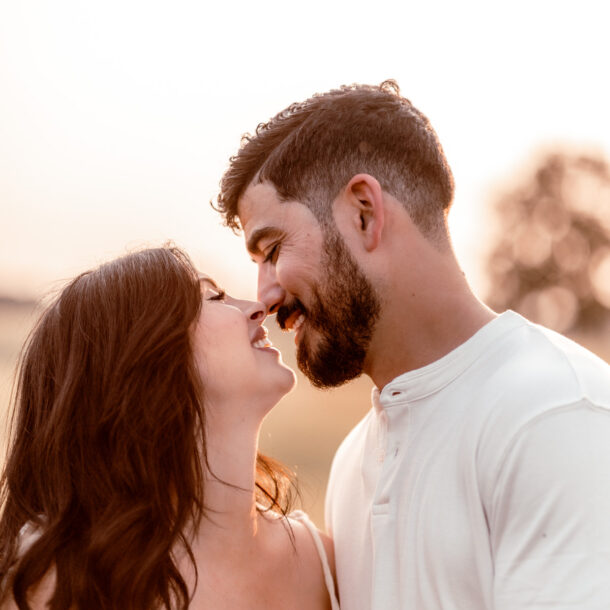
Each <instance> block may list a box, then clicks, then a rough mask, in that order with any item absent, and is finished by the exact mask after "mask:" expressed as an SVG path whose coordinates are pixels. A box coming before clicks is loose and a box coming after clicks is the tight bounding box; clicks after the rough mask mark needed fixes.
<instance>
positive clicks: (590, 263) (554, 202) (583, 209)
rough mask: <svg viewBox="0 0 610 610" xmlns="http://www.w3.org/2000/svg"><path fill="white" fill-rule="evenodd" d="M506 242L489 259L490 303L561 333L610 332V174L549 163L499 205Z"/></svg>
mask: <svg viewBox="0 0 610 610" xmlns="http://www.w3.org/2000/svg"><path fill="white" fill-rule="evenodd" d="M495 212H496V214H497V219H498V222H499V224H500V230H501V235H500V239H499V240H498V241H497V242H496V245H495V247H494V248H493V250H492V251H491V253H490V256H489V260H488V264H487V268H488V276H489V280H490V290H489V295H488V299H487V302H488V303H489V305H490V306H491V307H492V308H493V309H495V310H497V311H503V310H504V309H513V310H515V311H518V312H519V313H521V314H523V315H524V316H526V317H527V318H529V319H530V320H532V321H534V322H538V323H540V324H544V325H545V326H547V327H549V328H553V329H555V330H557V331H559V332H562V333H570V334H572V335H583V334H587V335H591V334H592V333H596V332H599V331H600V330H602V329H604V328H607V325H609V324H610V166H609V165H608V163H607V162H606V161H605V160H603V159H601V158H596V157H592V156H577V155H570V154H566V153H554V154H550V155H547V156H546V157H544V158H543V159H542V161H541V162H540V163H539V165H538V166H537V169H536V170H535V172H534V175H533V176H532V177H530V178H528V179H527V180H526V181H525V182H524V183H523V184H522V185H520V186H517V187H516V188H515V189H514V190H512V191H511V192H508V193H506V194H504V195H502V196H501V197H500V198H499V199H498V201H497V202H496V204H495Z"/></svg>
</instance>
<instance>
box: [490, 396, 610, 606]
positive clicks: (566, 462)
mask: <svg viewBox="0 0 610 610" xmlns="http://www.w3.org/2000/svg"><path fill="white" fill-rule="evenodd" d="M489 513H490V514H489V515H488V516H489V526H490V536H491V551H492V554H493V558H494V573H495V576H494V599H495V606H494V610H521V609H525V608H527V609H528V610H535V609H540V610H542V609H544V610H548V608H553V610H567V609H568V608H569V609H570V610H576V609H577V608H578V609H579V610H593V609H596V610H597V609H600V610H601V609H602V608H604V609H606V608H610V411H609V410H607V409H605V408H601V407H596V406H594V405H591V404H590V403H588V402H587V401H582V402H579V403H577V404H574V405H569V406H566V407H561V408H556V409H553V410H552V411H549V412H547V413H544V414H543V415H541V416H539V417H537V418H536V419H535V420H533V421H531V422H530V423H529V424H528V425H527V426H526V427H525V428H524V429H522V430H521V431H520V433H519V434H518V435H517V436H516V437H515V439H514V441H513V442H512V443H511V445H510V446H509V447H508V449H507V451H506V453H505V455H504V456H503V459H502V463H501V467H500V470H499V472H498V476H497V479H496V482H495V486H494V494H493V498H492V501H491V507H490V511H489Z"/></svg>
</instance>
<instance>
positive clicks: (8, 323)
mask: <svg viewBox="0 0 610 610" xmlns="http://www.w3.org/2000/svg"><path fill="white" fill-rule="evenodd" d="M36 315H37V310H36V307H35V306H34V304H33V303H21V304H18V303H2V302H0V415H1V420H0V421H1V422H2V426H1V429H0V451H1V453H0V456H2V459H3V458H4V453H5V447H6V435H5V419H6V417H5V416H6V412H7V407H8V404H9V399H10V392H11V386H12V380H13V377H14V372H15V367H16V364H17V359H18V355H19V351H20V349H21V345H22V344H23V341H24V340H25V338H26V337H27V334H28V332H29V330H30V328H31V327H32V325H33V323H34V321H35V320H36ZM267 326H268V328H269V331H270V337H271V340H272V341H273V343H274V344H275V345H276V346H277V347H279V348H280V349H281V351H282V353H283V359H284V361H285V362H286V363H287V364H288V365H289V366H292V367H293V368H296V362H295V358H294V344H293V335H292V334H287V333H282V332H281V331H280V330H279V329H278V328H277V326H276V325H275V322H274V321H273V319H271V320H270V321H269V322H268V324H267ZM298 375H299V382H298V386H297V388H296V389H295V390H293V392H291V393H290V394H289V395H288V396H286V397H285V398H284V399H283V400H282V401H281V402H280V403H279V404H278V405H277V407H276V408H275V409H274V410H273V411H272V412H271V413H270V414H269V415H268V416H267V418H266V420H265V422H264V424H263V430H262V433H261V444H260V448H261V451H262V452H263V453H266V454H267V455H270V456H273V457H275V458H277V459H279V460H281V461H282V462H283V463H284V464H286V465H287V466H289V467H291V468H292V469H293V470H294V471H295V472H296V473H297V475H298V482H299V489H300V491H301V501H302V507H303V508H304V509H305V510H306V511H307V512H308V513H309V514H310V515H311V517H312V519H314V521H315V522H316V523H317V524H318V525H319V526H320V527H322V526H323V523H324V518H323V514H324V512H323V511H324V494H325V489H326V482H327V478H328V470H329V468H330V463H331V460H332V456H333V455H334V452H335V450H336V448H337V446H338V445H339V443H340V442H341V440H342V439H343V437H344V436H345V435H346V434H347V432H348V431H349V430H350V429H351V428H352V427H353V425H354V424H355V423H356V422H357V421H358V420H359V419H360V418H361V417H362V416H363V415H364V414H365V413H366V411H367V410H368V409H369V407H370V391H371V387H372V384H371V381H370V380H369V379H368V378H362V379H359V380H357V381H355V382H352V383H351V384H348V385H347V386H345V387H343V388H338V389H336V390H332V391H328V392H323V391H320V390H316V389H314V388H312V387H311V385H310V384H309V382H308V381H307V380H306V379H305V378H304V377H303V376H302V375H301V374H300V373H299V374H298Z"/></svg>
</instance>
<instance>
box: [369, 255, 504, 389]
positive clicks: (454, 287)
mask: <svg viewBox="0 0 610 610" xmlns="http://www.w3.org/2000/svg"><path fill="white" fill-rule="evenodd" d="M408 274H409V277H407V278H405V277H402V278H401V273H400V270H399V271H398V272H397V273H395V274H394V275H393V276H390V277H393V280H392V282H391V284H390V286H389V289H388V290H387V292H386V296H385V298H384V303H383V306H382V309H383V311H382V315H381V317H380V319H379V320H378V322H377V324H376V327H375V335H374V338H373V340H372V342H371V346H370V349H369V353H368V356H367V360H366V362H365V373H367V374H368V375H369V377H371V379H372V380H373V382H374V383H375V385H376V386H377V387H378V388H380V389H381V388H383V387H384V386H385V385H386V384H387V383H389V382H390V381H392V379H394V378H395V377H397V376H399V375H401V374H403V373H406V372H408V371H412V370H415V369H418V368H421V367H423V366H426V365H427V364H430V363H432V362H435V361H436V360H439V359H440V358H442V357H443V356H445V355H446V354H448V353H449V352H451V351H452V350H453V349H455V348H456V347H458V346H459V345H461V344H462V343H464V342H465V341H467V340H468V339H469V338H470V337H472V336H473V335H474V334H475V333H476V332H477V331H478V330H480V329H481V328H482V327H483V326H485V325H486V324H487V323H488V322H490V321H491V320H493V319H494V318H495V317H496V314H495V313H494V312H493V311H491V310H490V309H489V308H487V307H486V306H485V305H484V304H483V303H482V302H481V301H479V300H478V299H477V298H476V296H475V295H474V294H473V293H472V292H471V290H470V287H469V286H468V284H467V282H466V280H465V278H464V276H463V274H462V273H461V271H460V270H459V268H458V267H457V263H455V261H454V259H453V258H452V257H451V258H449V259H447V260H446V261H445V262H440V263H439V264H438V265H437V267H436V268H432V269H431V268H430V267H429V266H428V267H427V268H426V270H425V271H418V270H415V271H414V272H413V270H409V271H408Z"/></svg>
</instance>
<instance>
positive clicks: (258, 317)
mask: <svg viewBox="0 0 610 610" xmlns="http://www.w3.org/2000/svg"><path fill="white" fill-rule="evenodd" d="M244 313H245V314H246V316H248V318H249V319H250V320H252V321H253V322H258V323H259V324H260V323H262V321H263V320H264V319H265V318H266V317H267V307H266V306H265V304H264V303H261V302H260V301H248V305H247V307H246V310H245V311H244Z"/></svg>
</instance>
